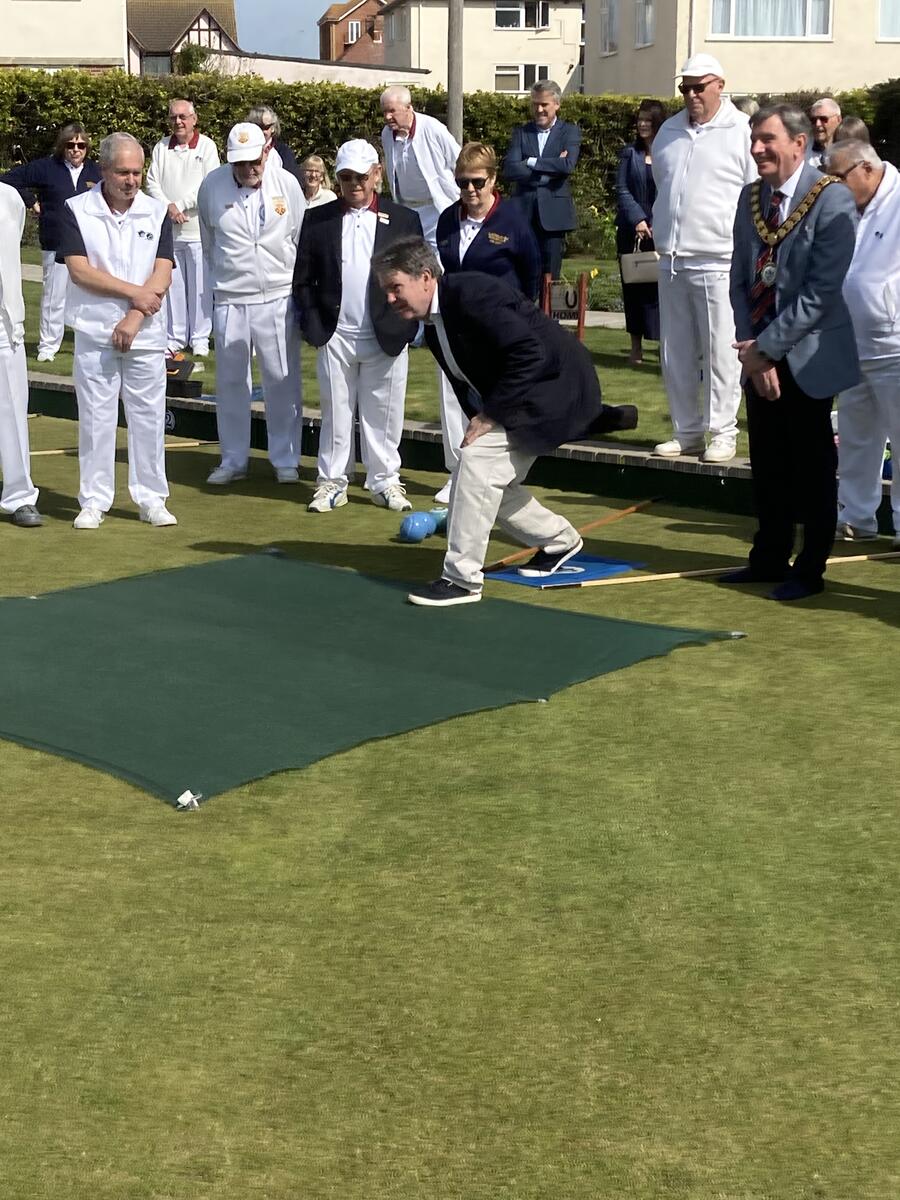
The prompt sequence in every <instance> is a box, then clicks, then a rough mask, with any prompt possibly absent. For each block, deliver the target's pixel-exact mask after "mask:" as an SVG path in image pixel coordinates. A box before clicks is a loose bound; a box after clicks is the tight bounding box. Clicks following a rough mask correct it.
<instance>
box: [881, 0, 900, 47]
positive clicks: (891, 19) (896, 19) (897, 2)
mask: <svg viewBox="0 0 900 1200" xmlns="http://www.w3.org/2000/svg"><path fill="white" fill-rule="evenodd" d="M878 36H879V37H882V38H900V0H881V20H880V21H879V25H878Z"/></svg>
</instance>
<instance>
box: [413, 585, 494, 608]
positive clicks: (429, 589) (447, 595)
mask: <svg viewBox="0 0 900 1200" xmlns="http://www.w3.org/2000/svg"><path fill="white" fill-rule="evenodd" d="M406 599H407V600H408V601H409V603H410V604H422V605H425V606H426V607H427V608H449V606H450V605H451V604H476V603H477V602H478V601H479V600H480V599H481V591H480V590H479V591H477V592H470V591H468V590H467V589H466V588H464V587H460V586H459V584H457V583H451V582H450V580H449V579H435V580H434V582H433V583H426V584H424V585H423V586H422V587H420V588H417V589H416V590H415V591H414V592H410V593H409V595H408V596H407V597H406Z"/></svg>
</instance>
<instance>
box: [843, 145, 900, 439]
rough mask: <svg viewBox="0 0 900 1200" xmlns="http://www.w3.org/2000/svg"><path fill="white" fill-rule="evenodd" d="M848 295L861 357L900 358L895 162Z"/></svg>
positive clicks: (861, 244)
mask: <svg viewBox="0 0 900 1200" xmlns="http://www.w3.org/2000/svg"><path fill="white" fill-rule="evenodd" d="M834 186H835V185H834V184H832V187H834ZM843 293H844V299H845V300H846V302H847V307H848V308H849V309H850V318H851V320H852V321H853V332H854V333H855V334H856V348H857V350H858V351H859V357H860V359H861V360H862V361H863V362H869V361H871V360H872V359H885V358H888V359H894V360H898V361H900V174H898V172H897V168H896V167H895V166H894V165H893V164H892V163H889V162H886V163H885V164H884V176H883V178H882V180H881V183H880V184H879V185H878V190H877V191H876V192H875V195H874V196H873V197H872V199H871V200H870V201H869V203H868V204H867V205H866V207H865V208H864V209H863V211H862V215H861V216H860V218H859V225H858V226H857V230H856V249H855V251H854V253H853V262H852V263H851V264H850V270H849V271H848V272H847V275H846V278H845V279H844V287H843ZM898 449H900V447H896V446H895V447H894V451H895V452H896V451H897V450H898Z"/></svg>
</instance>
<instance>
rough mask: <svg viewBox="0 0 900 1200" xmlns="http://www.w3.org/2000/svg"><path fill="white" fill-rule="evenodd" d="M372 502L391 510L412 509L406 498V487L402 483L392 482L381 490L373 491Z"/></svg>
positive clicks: (404, 510)
mask: <svg viewBox="0 0 900 1200" xmlns="http://www.w3.org/2000/svg"><path fill="white" fill-rule="evenodd" d="M372 503H373V504H378V505H380V506H381V507H382V508H389V509H390V510H391V512H410V511H411V510H412V505H411V504H410V502H409V501H408V500H407V498H406V488H405V487H404V486H403V484H402V483H392V484H391V485H390V486H389V487H386V488H385V489H384V491H383V492H373V493H372Z"/></svg>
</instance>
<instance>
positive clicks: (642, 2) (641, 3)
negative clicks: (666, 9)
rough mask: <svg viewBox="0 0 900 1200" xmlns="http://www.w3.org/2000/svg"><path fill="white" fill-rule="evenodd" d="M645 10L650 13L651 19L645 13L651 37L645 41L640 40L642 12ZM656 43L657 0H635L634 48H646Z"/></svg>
mask: <svg viewBox="0 0 900 1200" xmlns="http://www.w3.org/2000/svg"><path fill="white" fill-rule="evenodd" d="M641 10H643V11H644V13H645V14H649V20H648V19H647V16H646V15H645V17H644V21H645V23H646V25H647V28H648V30H649V33H650V37H649V38H648V40H647V41H645V42H639V41H638V28H639V22H640V15H639V14H640V12H641ZM655 43H656V3H655V0H634V48H635V50H644V49H646V48H647V47H648V46H653V45H655Z"/></svg>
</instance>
